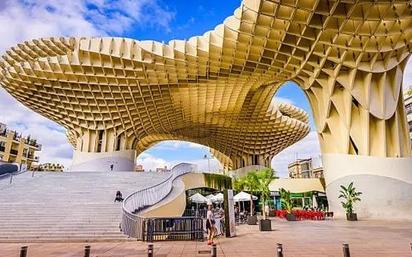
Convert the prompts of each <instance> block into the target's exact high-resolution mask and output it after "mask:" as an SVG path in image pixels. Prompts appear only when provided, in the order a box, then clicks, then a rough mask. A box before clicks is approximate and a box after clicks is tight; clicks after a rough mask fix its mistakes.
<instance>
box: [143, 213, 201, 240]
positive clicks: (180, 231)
mask: <svg viewBox="0 0 412 257" xmlns="http://www.w3.org/2000/svg"><path fill="white" fill-rule="evenodd" d="M145 224H146V235H145V240H146V241H149V242H153V241H176V240H198V241H203V238H204V231H203V220H202V219H201V218H195V217H179V218H151V219H146V221H145Z"/></svg>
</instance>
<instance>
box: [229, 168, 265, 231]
mask: <svg viewBox="0 0 412 257" xmlns="http://www.w3.org/2000/svg"><path fill="white" fill-rule="evenodd" d="M233 187H234V188H235V190H236V191H245V190H246V191H249V193H250V216H248V218H247V224H248V225H256V224H257V216H256V215H254V209H253V193H254V192H256V191H257V190H258V187H259V181H258V176H257V174H256V171H252V172H249V173H248V174H247V175H245V176H242V177H239V178H236V179H235V180H234V181H233Z"/></svg>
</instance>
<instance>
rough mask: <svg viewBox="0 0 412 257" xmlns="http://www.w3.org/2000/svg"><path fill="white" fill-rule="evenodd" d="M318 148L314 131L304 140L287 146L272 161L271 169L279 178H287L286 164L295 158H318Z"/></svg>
mask: <svg viewBox="0 0 412 257" xmlns="http://www.w3.org/2000/svg"><path fill="white" fill-rule="evenodd" d="M319 155H320V146H319V140H318V135H317V133H316V131H311V132H310V133H309V134H308V135H307V136H306V137H305V138H303V139H302V140H300V141H299V142H297V143H295V144H294V145H292V146H289V147H288V148H286V149H285V150H283V151H282V152H280V153H279V154H278V155H276V156H275V157H274V158H273V159H272V168H273V169H274V170H276V171H277V175H278V176H280V177H288V164H289V163H291V162H293V161H294V160H295V159H296V158H310V157H314V158H318V157H319Z"/></svg>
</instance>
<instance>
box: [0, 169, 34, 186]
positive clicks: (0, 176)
mask: <svg viewBox="0 0 412 257" xmlns="http://www.w3.org/2000/svg"><path fill="white" fill-rule="evenodd" d="M25 172H27V171H20V172H11V173H5V174H2V175H0V180H1V179H2V178H6V177H9V176H10V181H9V184H11V183H13V177H14V176H17V175H20V174H23V173H25Z"/></svg>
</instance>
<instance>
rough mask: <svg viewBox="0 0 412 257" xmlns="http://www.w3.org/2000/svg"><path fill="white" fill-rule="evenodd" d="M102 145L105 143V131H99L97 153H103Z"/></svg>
mask: <svg viewBox="0 0 412 257" xmlns="http://www.w3.org/2000/svg"><path fill="white" fill-rule="evenodd" d="M102 143H103V130H99V137H98V139H97V152H98V153H100V152H101V151H102Z"/></svg>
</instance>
